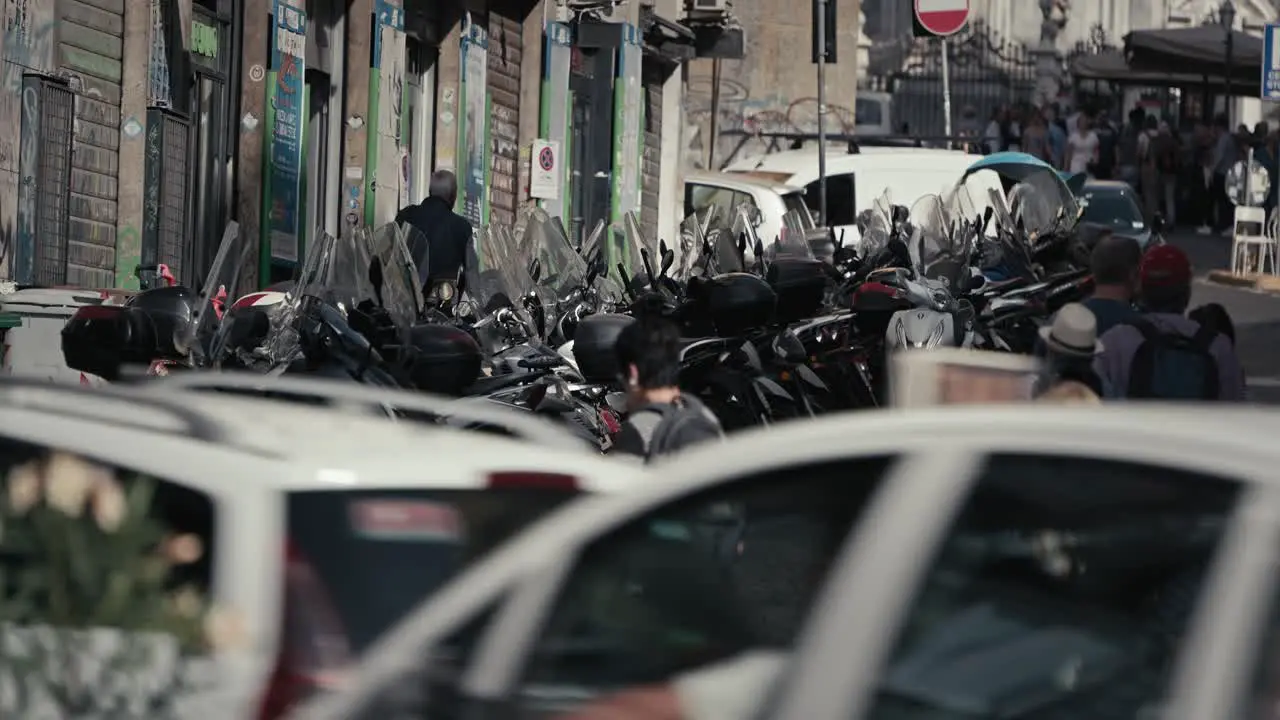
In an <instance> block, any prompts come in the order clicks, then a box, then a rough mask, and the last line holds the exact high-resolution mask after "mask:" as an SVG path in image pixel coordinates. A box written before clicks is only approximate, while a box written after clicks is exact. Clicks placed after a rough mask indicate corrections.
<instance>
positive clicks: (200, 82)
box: [0, 0, 714, 287]
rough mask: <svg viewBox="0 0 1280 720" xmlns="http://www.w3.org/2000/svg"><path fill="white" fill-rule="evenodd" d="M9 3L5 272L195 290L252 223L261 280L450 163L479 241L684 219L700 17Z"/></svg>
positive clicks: (664, 3) (650, 9) (527, 9)
mask: <svg viewBox="0 0 1280 720" xmlns="http://www.w3.org/2000/svg"><path fill="white" fill-rule="evenodd" d="M0 2H2V3H3V8H4V33H5V34H4V44H3V48H2V51H3V60H4V65H3V74H0V82H2V83H3V86H4V88H3V89H4V92H3V93H0V122H4V123H5V126H6V127H7V128H13V129H14V131H13V132H6V133H3V134H0V258H2V262H0V278H7V279H13V280H16V281H18V282H20V283H32V284H41V285H74V286H85V287H111V286H117V287H138V286H139V279H138V274H139V273H138V268H139V267H140V266H142V267H144V268H145V267H147V266H151V265H155V264H158V263H164V264H165V265H167V266H169V268H170V269H171V271H172V272H173V273H174V274H175V275H176V276H177V277H178V278H179V279H180V280H182V281H184V283H185V284H194V283H198V282H199V281H200V279H201V278H202V277H203V275H204V273H205V271H206V270H207V268H208V267H209V265H210V264H211V262H212V260H213V255H214V253H216V250H217V247H218V244H219V242H220V238H221V236H222V233H223V231H224V229H225V227H226V226H227V224H228V223H229V222H230V221H232V220H234V221H236V222H237V223H238V224H239V232H240V233H241V235H242V236H244V237H246V238H248V239H249V240H250V241H251V242H252V243H253V244H254V246H255V247H256V248H257V249H258V253H257V255H256V257H254V258H253V260H252V261H251V262H249V263H248V264H247V265H246V266H245V268H244V271H245V272H247V273H248V274H249V276H250V280H251V281H252V282H253V283H256V284H258V285H265V284H267V283H268V282H272V281H276V280H280V279H284V278H287V277H289V276H291V275H292V274H293V273H294V271H295V268H296V267H297V265H298V263H299V262H300V260H301V258H303V257H305V254H306V248H307V247H308V245H309V243H310V242H311V241H312V240H313V239H314V238H315V237H316V235H317V233H320V232H326V233H333V234H338V233H341V232H344V231H345V230H346V229H348V228H351V227H354V226H378V225H381V224H383V223H386V222H389V221H390V220H392V219H393V218H394V217H395V215H396V213H397V211H398V210H399V209H400V208H401V207H403V206H404V205H406V204H409V203H413V202H418V201H420V200H421V199H422V197H423V196H424V195H425V194H426V187H427V181H428V178H429V177H430V175H431V173H432V172H433V171H434V170H436V169H440V168H447V169H451V170H453V171H454V172H455V173H456V174H457V176H458V180H459V186H460V193H459V195H460V197H459V201H458V208H457V209H458V211H459V212H462V213H463V214H465V215H466V216H467V217H468V218H469V219H470V220H471V221H472V223H473V224H475V225H476V226H484V225H494V224H499V225H506V226H511V225H514V224H515V223H516V220H517V218H518V217H519V216H520V214H521V213H522V212H523V211H525V210H527V209H528V208H530V207H532V206H533V205H534V204H538V205H541V206H542V207H543V208H544V209H546V210H547V211H548V212H549V213H550V214H551V215H553V216H555V217H558V218H560V219H561V221H562V222H563V224H564V226H565V227H566V229H567V231H568V232H569V233H570V234H571V236H574V237H575V239H576V237H578V236H580V235H581V234H582V233H584V232H587V233H589V232H590V231H591V230H592V229H593V228H594V227H596V226H597V225H598V224H599V223H601V222H603V223H605V224H606V225H609V224H612V223H618V222H620V221H621V220H622V218H623V217H624V216H625V214H626V213H628V212H634V213H636V215H637V217H638V218H639V219H640V220H641V224H642V226H643V228H644V229H645V230H646V232H650V233H660V234H662V235H663V236H664V237H668V238H669V239H670V237H669V232H670V230H672V229H674V228H675V226H676V224H677V223H678V218H676V217H675V216H676V214H677V209H676V208H675V205H674V204H673V203H675V202H676V201H677V198H678V196H679V193H680V189H679V174H678V171H679V168H678V164H679V158H680V142H681V137H680V135H681V127H682V123H681V121H680V113H681V104H682V82H681V77H682V74H681V72H680V67H681V64H682V63H683V62H684V61H686V60H687V59H690V58H692V57H694V56H695V55H696V54H697V52H698V49H697V46H698V45H699V43H701V44H702V45H704V46H705V45H707V44H708V42H709V41H708V40H707V38H708V35H707V33H706V32H705V28H698V29H697V32H695V31H694V30H691V29H690V28H689V27H687V26H686V25H684V24H682V23H681V21H682V19H683V18H684V14H685V13H684V2H683V1H682V0H653V2H652V3H648V2H644V3H642V2H637V0H625V1H624V2H620V3H614V2H610V1H608V0H602V1H601V2H599V3H586V2H575V3H573V10H572V11H571V10H570V9H569V8H567V7H565V6H564V5H563V3H561V2H559V1H558V0H352V1H345V0H344V1H342V2H339V1H338V0H0ZM710 44H712V45H714V42H711V43H710ZM667 199H670V200H671V202H669V203H667V206H664V200H667ZM659 228H666V230H662V231H660V230H659Z"/></svg>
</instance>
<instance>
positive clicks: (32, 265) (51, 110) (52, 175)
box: [19, 75, 75, 286]
mask: <svg viewBox="0 0 1280 720" xmlns="http://www.w3.org/2000/svg"><path fill="white" fill-rule="evenodd" d="M22 92H23V99H24V110H25V112H27V113H30V115H31V117H29V118H27V119H28V120H36V122H35V123H34V126H33V127H30V128H28V127H23V128H22V129H23V130H24V133H23V138H22V139H23V145H24V146H25V145H26V144H27V143H34V145H35V153H34V158H33V159H34V160H35V168H34V172H31V173H30V175H29V176H27V173H28V172H30V171H28V170H27V169H25V168H24V170H23V175H24V177H23V184H24V185H28V186H29V187H27V188H23V189H25V190H27V191H28V192H30V193H31V200H32V203H31V205H30V206H29V207H31V209H32V210H34V222H33V223H32V225H31V227H32V230H33V233H32V237H31V238H29V239H28V240H27V242H29V243H30V245H29V252H30V253H31V256H30V257H31V261H30V262H29V263H25V262H24V263H21V264H20V266H19V267H20V274H19V279H20V280H22V281H26V282H31V283H34V284H36V285H46V286H56V285H64V284H66V282H67V236H68V232H67V229H68V228H67V225H68V222H69V221H68V217H69V214H70V203H71V136H72V132H73V114H74V111H75V96H74V94H73V93H72V92H71V89H70V88H68V87H67V85H66V83H64V82H62V81H60V80H56V79H53V78H48V77H43V76H40V75H26V76H24V77H23V88H22ZM24 155H25V152H24ZM25 244H26V243H24V245H25ZM26 249H27V248H23V250H26ZM24 276H25V277H24Z"/></svg>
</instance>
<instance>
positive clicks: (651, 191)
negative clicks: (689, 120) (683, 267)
mask: <svg viewBox="0 0 1280 720" xmlns="http://www.w3.org/2000/svg"><path fill="white" fill-rule="evenodd" d="M666 71H667V66H666V65H665V63H663V62H662V61H660V60H654V59H650V58H645V59H644V61H643V62H642V63H641V66H640V84H641V85H642V86H643V87H644V128H643V132H644V157H643V158H641V162H640V228H641V229H642V230H644V236H645V237H646V238H656V237H659V228H658V196H659V194H660V192H661V188H660V187H659V185H660V183H661V182H662V180H661V177H662V174H661V173H662V86H663V83H664V81H665V80H666V77H665V72H666ZM667 240H668V241H669V242H670V241H671V239H670V238H667Z"/></svg>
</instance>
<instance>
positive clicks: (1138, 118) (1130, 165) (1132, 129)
mask: <svg viewBox="0 0 1280 720" xmlns="http://www.w3.org/2000/svg"><path fill="white" fill-rule="evenodd" d="M1146 116H1147V114H1146V113H1144V112H1143V111H1142V108H1134V109H1133V110H1132V111H1131V112H1130V113H1129V122H1128V123H1127V124H1125V126H1124V127H1123V128H1122V129H1121V130H1120V140H1119V142H1118V143H1117V145H1116V177H1117V178H1118V179H1120V180H1123V181H1124V182H1127V183H1129V185H1130V186H1131V187H1133V188H1134V189H1135V190H1136V189H1137V188H1138V138H1139V137H1141V135H1142V124H1143V122H1144V120H1145V118H1146Z"/></svg>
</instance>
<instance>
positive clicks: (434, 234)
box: [396, 170, 473, 295]
mask: <svg viewBox="0 0 1280 720" xmlns="http://www.w3.org/2000/svg"><path fill="white" fill-rule="evenodd" d="M457 200H458V179H457V178H456V177H454V174H453V173H451V172H449V171H448V170H437V171H435V172H433V173H431V184H430V187H429V188H428V194H427V197H426V199H425V200H423V201H422V202H421V203H419V204H417V205H410V206H409V207H406V208H404V209H402V210H401V211H400V213H399V214H398V215H396V222H397V223H400V224H406V223H407V224H409V225H411V226H413V227H414V228H416V229H417V230H418V231H419V232H421V233H422V236H421V237H418V236H414V238H412V239H411V241H410V247H409V252H410V254H412V255H413V260H414V262H415V263H417V265H418V267H419V268H420V270H419V278H418V279H419V280H420V281H421V282H422V293H423V294H424V295H427V294H430V293H431V291H432V289H433V288H435V287H436V286H437V285H439V284H440V283H456V282H458V278H459V277H460V275H461V274H462V272H463V271H464V270H465V269H466V264H467V258H468V257H470V256H471V255H472V253H473V250H472V248H471V224H470V223H468V222H467V220H466V218H464V217H462V216H461V215H459V214H457V213H455V212H454V211H453V205H454V203H455V202H457ZM424 243H425V245H424ZM424 259H425V260H426V262H425V263H424V262H423V260H424ZM423 269H425V271H426V274H425V275H424V273H423V271H422V270H423Z"/></svg>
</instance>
